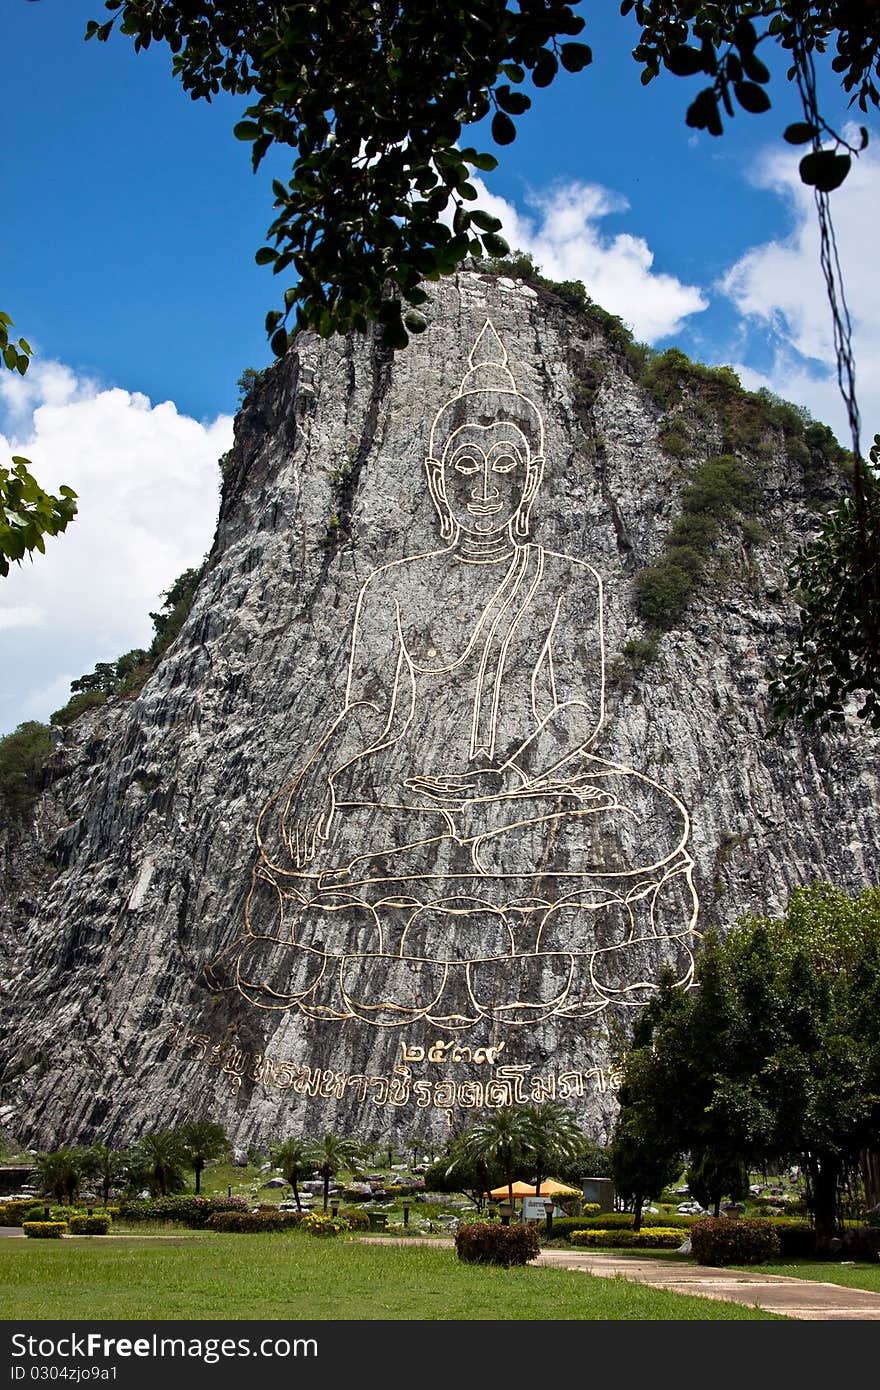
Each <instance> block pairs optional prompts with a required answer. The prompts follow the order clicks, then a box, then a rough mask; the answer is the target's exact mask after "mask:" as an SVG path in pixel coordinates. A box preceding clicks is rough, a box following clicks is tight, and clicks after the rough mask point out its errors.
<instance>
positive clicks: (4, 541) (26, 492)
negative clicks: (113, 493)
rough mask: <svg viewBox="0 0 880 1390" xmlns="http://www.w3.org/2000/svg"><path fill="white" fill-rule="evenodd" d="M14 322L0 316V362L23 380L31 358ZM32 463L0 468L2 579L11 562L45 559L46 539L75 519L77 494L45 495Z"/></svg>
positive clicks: (20, 461)
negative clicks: (36, 554)
mask: <svg viewBox="0 0 880 1390" xmlns="http://www.w3.org/2000/svg"><path fill="white" fill-rule="evenodd" d="M12 326H13V325H12V319H11V318H10V317H9V315H8V314H4V313H0V358H2V361H3V365H4V366H5V367H6V368H7V369H8V370H9V371H11V372H18V374H19V375H20V376H24V374H25V372H26V371H27V369H28V364H29V362H30V358H31V347H30V344H29V343H28V342H27V340H26V339H25V338H19V339H18V342H17V343H16V342H13V341H12V339H11V338H10V336H9V330H10V328H12ZM29 468H30V460H29V459H26V458H22V457H21V455H20V454H14V455H13V457H12V467H11V468H2V467H0V577H3V578H5V577H6V575H7V574H8V573H9V562H10V560H12V561H15V562H17V563H19V564H20V563H21V561H22V559H23V558H24V556H25V555H29V554H32V553H33V551H35V550H37V551H39V552H40V554H41V555H42V554H43V553H44V552H45V549H46V546H45V543H44V541H43V537H44V536H57V535H58V534H59V532H60V531H65V530H66V529H67V526H68V523H69V522H71V521H72V520H73V518H74V517H75V516H76V493H75V492H74V491H73V489H72V488H69V487H66V486H62V487H60V488H59V489H58V496H57V497H56V496H54V495H53V494H52V493H50V492H46V491H44V489H43V488H41V487H40V485H39V483H38V482H37V480H36V478H34V477H33V475H32V474H31V473H30V472H29V471H28V469H29Z"/></svg>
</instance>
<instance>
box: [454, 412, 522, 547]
mask: <svg viewBox="0 0 880 1390" xmlns="http://www.w3.org/2000/svg"><path fill="white" fill-rule="evenodd" d="M530 462H531V459H530V451H529V444H528V440H527V439H526V437H525V435H524V434H523V432H522V430H520V429H519V428H518V426H517V425H514V424H513V423H512V422H510V421H504V420H501V421H496V422H495V423H494V424H491V425H475V424H465V425H461V426H460V427H459V428H458V429H457V430H455V431H453V433H452V434H451V435H450V436H449V438H448V440H447V441H446V444H445V446H444V448H443V453H442V476H441V478H440V479H439V480H438V481H439V484H440V490H441V495H442V500H443V501H444V502H445V503H446V506H447V507H448V509H449V512H450V514H451V516H452V520H453V521H454V522H455V523H456V524H457V526H458V528H459V530H460V532H461V533H462V534H463V535H466V536H474V537H476V538H480V539H487V538H489V537H491V536H497V535H499V534H501V533H503V532H504V531H506V530H507V528H508V527H509V526H510V523H511V522H512V521H513V520H514V519H515V518H516V516H517V514H518V512H519V511H520V509H521V508H523V506H524V505H526V504H527V503H528V502H530V501H531V495H532V493H533V491H534V487H535V485H536V482H537V479H536V477H535V469H534V468H532V467H530Z"/></svg>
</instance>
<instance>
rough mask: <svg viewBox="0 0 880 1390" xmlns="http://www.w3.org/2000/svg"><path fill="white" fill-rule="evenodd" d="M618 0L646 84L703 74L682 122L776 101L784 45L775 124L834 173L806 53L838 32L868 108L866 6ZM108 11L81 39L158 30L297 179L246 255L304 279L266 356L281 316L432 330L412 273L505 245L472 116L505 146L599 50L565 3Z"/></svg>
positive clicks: (873, 97)
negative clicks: (229, 97) (798, 94)
mask: <svg viewBox="0 0 880 1390" xmlns="http://www.w3.org/2000/svg"><path fill="white" fill-rule="evenodd" d="M621 8H622V10H623V12H624V13H625V14H626V13H630V12H632V14H633V17H634V19H635V20H636V22H637V23H638V25H639V26H640V35H639V41H638V44H637V46H636V47H635V48H634V49H633V56H634V58H635V59H636V62H637V63H638V64H639V65H640V66H641V69H642V72H641V80H642V82H643V83H647V82H650V81H652V80H653V79H654V78H655V77H657V75H658V74H659V73H660V72H661V71H665V72H667V73H671V74H672V75H674V76H677V77H691V76H694V75H697V74H701V73H702V74H704V75H705V76H706V77H707V78H708V80H709V81H708V86H706V87H705V88H704V89H703V90H702V91H701V92H700V93H699V94H698V95H697V96H696V98H695V99H694V100H693V101H692V102H691V103H690V105H689V107H688V110H687V116H686V120H687V123H688V124H689V125H690V126H692V127H697V128H701V129H705V130H708V131H709V132H710V133H712V134H713V135H720V134H721V133H722V130H723V113H725V112H726V114H727V116H729V117H732V116H733V113H734V111H735V110H736V109H737V108H740V109H743V110H745V111H748V112H751V113H753V114H755V113H759V112H762V111H766V110H768V109H769V108H770V105H771V102H770V97H769V95H768V86H769V83H770V72H769V69H768V68H767V66H766V64H765V63H764V62H763V60H762V59H761V57H760V56H759V53H760V52H761V51H764V50H766V48H767V47H779V48H781V49H782V50H783V51H784V52H785V55H786V59H787V61H788V63H789V75H790V78H791V79H792V80H796V81H797V82H798V87H799V90H803V93H804V121H803V122H801V123H800V124H799V125H797V126H793V127H789V129H788V131H787V132H786V137H787V138H788V139H789V140H790V141H791V142H793V143H794V142H797V143H803V144H809V146H810V149H809V152H808V154H807V155H805V157H804V159H803V160H802V163H801V176H802V178H804V179H805V181H807V182H809V183H811V184H813V185H814V186H816V187H817V188H830V187H835V186H836V184H837V183H839V182H841V181H842V179H843V178H844V177H845V176H846V173H847V171H848V168H849V161H850V159H851V156H852V154H853V152H854V151H853V149H852V147H851V146H849V145H848V144H847V142H846V141H845V140H844V139H843V137H842V136H841V135H840V134H838V133H837V132H836V131H834V130H832V129H831V128H830V127H829V126H828V124H827V122H825V121H824V119H823V118H822V116H821V114H820V113H819V111H818V109H817V107H816V104H815V102H813V101H812V100H811V99H810V97H811V93H812V92H813V90H814V84H813V83H812V82H811V63H812V55H813V52H814V51H815V50H816V49H820V50H821V49H824V48H825V47H826V46H827V44H828V43H829V42H831V41H833V42H834V43H835V45H836V54H837V56H836V58H835V64H834V65H835V68H836V70H837V71H838V72H839V73H840V74H841V80H842V82H843V85H844V88H845V89H846V90H847V91H848V92H851V93H852V94H853V99H854V100H857V101H858V102H859V104H860V106H861V107H862V109H863V110H864V109H867V107H868V105H876V104H877V101H878V92H877V88H876V86H875V84H874V81H873V75H874V72H875V71H876V68H877V62H878V57H877V34H876V15H874V14H873V13H871V12H869V7H866V6H858V5H855V4H840V3H834V0H818V2H816V0H814V3H809V4H807V3H804V4H798V5H793V4H791V3H789V0H754V2H753V3H748V2H746V3H738V4H730V3H693V2H691V0H677V2H676V3H674V4H670V3H668V0H647V2H646V3H635V2H634V0H625V3H624V4H623V5H622V7H621ZM105 9H106V10H107V11H109V13H110V15H111V18H110V19H107V20H105V22H104V23H103V24H101V23H99V22H98V21H97V20H92V21H91V22H90V23H89V25H88V28H87V37H89V38H91V37H97V38H98V39H99V40H106V39H107V38H109V36H110V33H111V31H112V29H113V27H114V25H115V24H116V22H117V20H118V22H119V27H120V29H121V31H122V32H123V33H124V34H127V35H128V36H129V37H130V38H131V39H132V40H133V42H134V45H135V48H136V49H140V48H146V47H148V46H149V45H150V44H151V43H167V44H168V46H169V48H170V49H171V51H172V53H173V55H174V57H173V67H174V72H175V73H176V75H177V76H178V78H179V79H180V81H181V82H182V84H183V87H184V89H185V90H186V91H187V92H189V94H190V96H191V97H192V98H193V99H205V100H210V99H211V98H212V97H213V96H215V95H216V94H217V93H218V92H220V91H221V89H222V90H224V91H227V92H230V93H233V94H235V95H238V96H244V97H250V98H252V104H251V105H250V106H249V107H248V108H247V110H246V111H245V114H244V119H243V120H241V121H239V122H238V124H237V125H236V126H235V135H236V136H237V137H238V139H240V140H242V141H244V142H245V143H247V144H249V145H250V147H251V151H252V161H253V165H254V167H255V168H256V167H258V166H259V164H260V162H261V161H262V159H263V158H264V157H265V155H266V154H267V152H268V151H269V150H270V149H271V148H272V147H273V146H281V147H285V146H286V147H287V148H288V149H289V150H290V151H291V152H292V172H291V177H290V178H289V180H288V181H287V182H283V181H282V180H280V179H276V180H275V181H274V183H273V192H274V196H275V212H276V216H275V219H274V221H273V222H272V224H271V226H270V228H269V241H270V243H271V244H270V245H266V246H264V247H262V248H261V249H260V251H258V252H257V261H258V263H259V264H262V265H271V266H272V269H273V271H274V272H275V274H281V273H283V272H284V271H285V270H287V269H288V268H292V269H293V270H294V271H295V273H296V275H297V276H298V281H297V283H295V284H293V285H291V286H290V287H289V288H288V289H286V290H285V291H284V295H283V309H281V310H275V311H273V312H272V313H271V314H270V315H269V318H268V320H267V327H268V328H269V331H270V332H271V333H272V334H273V337H272V344H273V349H274V350H275V351H276V352H277V353H281V352H283V351H284V350H285V348H286V346H287V343H288V337H287V331H286V327H285V323H286V320H287V318H288V316H289V315H290V314H291V313H293V314H294V315H295V318H296V323H297V326H300V327H309V328H312V329H314V330H316V331H317V332H318V333H321V334H329V333H331V332H334V331H339V332H345V331H347V330H349V329H350V328H356V329H358V328H359V329H363V328H364V327H365V325H366V322H367V321H368V320H370V319H376V318H379V319H380V320H381V321H383V322H384V323H385V325H386V328H387V330H388V334H389V337H390V340H391V341H392V343H393V344H394V345H395V346H400V345H403V344H405V342H406V339H407V331H409V332H418V331H420V330H421V329H423V328H424V326H425V323H424V319H423V318H422V316H421V314H420V312H419V306H420V305H421V304H423V303H424V302H425V299H426V293H425V290H424V288H423V285H422V282H423V281H424V280H425V279H427V280H432V279H437V278H439V277H440V276H441V275H444V274H447V273H449V272H450V271H452V270H454V269H455V267H456V265H457V264H458V262H459V261H460V260H461V258H462V257H463V256H464V255H466V254H468V253H471V254H473V255H477V256H480V255H482V254H483V253H484V252H488V254H489V255H492V256H495V255H499V254H500V255H504V254H505V253H506V250H507V247H506V244H505V243H504V242H503V241H502V239H501V238H500V237H499V236H498V229H499V225H500V224H499V223H498V221H497V219H495V218H493V217H491V216H490V215H489V214H487V213H485V212H482V211H480V210H479V209H478V208H476V207H475V206H474V203H475V201H476V199H477V196H478V195H477V191H476V189H475V188H474V186H473V184H472V183H471V182H470V177H471V172H472V170H474V169H477V170H483V171H485V170H491V169H494V168H495V166H496V163H497V161H496V159H495V157H494V155H492V154H490V153H488V152H485V151H480V150H478V149H476V148H475V147H473V146H472V145H469V144H468V143H467V141H466V140H464V139H463V133H464V131H465V128H466V127H468V126H471V125H473V124H474V123H477V122H480V121H483V120H484V119H485V118H491V119H490V129H491V135H492V140H493V142H494V144H495V145H496V146H500V147H502V148H503V147H506V146H508V145H510V144H511V143H512V141H513V140H514V139H515V137H516V121H517V118H518V117H520V116H522V115H523V114H524V113H525V112H526V111H527V110H528V109H529V108H530V106H531V105H532V96H531V95H530V94H529V93H530V90H531V89H535V88H536V89H541V88H544V87H548V86H549V85H550V84H551V83H552V82H553V80H554V78H555V77H556V75H557V73H558V72H559V71H560V69H566V70H567V71H569V72H580V71H581V70H582V69H584V68H586V67H588V66H589V64H590V63H591V62H592V52H591V50H590V48H589V47H588V45H587V44H585V43H582V42H580V41H575V36H577V35H579V34H580V33H581V32H582V31H583V29H584V27H585V20H584V18H582V17H581V16H580V15H577V14H575V12H574V9H573V8H572V7H571V6H570V5H568V4H566V3H563V0H519V3H513V0H468V3H467V4H463V3H458V4H451V5H443V6H436V5H425V4H416V3H414V0H410V2H409V3H407V0H399V3H397V4H381V5H376V4H374V3H372V0H346V3H345V4H336V3H333V4H320V5H311V6H308V7H305V6H303V5H300V4H296V3H293V0H203V3H201V4H199V5H197V6H194V5H192V4H191V3H189V0H176V3H175V0H105ZM634 37H635V34H634ZM527 87H529V91H527V90H526V88H527ZM483 138H484V137H483V136H482V134H481V136H480V139H483ZM829 141H830V143H831V148H830V149H829V148H825V146H826V145H827V144H828V142H829ZM450 212H451V213H452V217H451V219H450V217H449V213H450ZM449 220H451V221H452V226H451V228H450V226H448V225H447V223H448V221H449ZM389 288H390V290H391V291H392V293H391V295H390V296H389ZM405 305H408V306H409V311H408V312H406V313H405V310H404V306H405Z"/></svg>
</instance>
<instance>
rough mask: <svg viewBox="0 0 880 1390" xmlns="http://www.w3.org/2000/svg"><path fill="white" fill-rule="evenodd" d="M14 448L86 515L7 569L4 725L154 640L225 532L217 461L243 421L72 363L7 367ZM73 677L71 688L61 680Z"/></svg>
mask: <svg viewBox="0 0 880 1390" xmlns="http://www.w3.org/2000/svg"><path fill="white" fill-rule="evenodd" d="M0 377H2V386H0V407H3V406H5V408H6V420H5V429H6V432H7V435H8V436H9V437H8V438H7V439H5V440H4V438H3V436H2V435H0V449H2V450H3V455H2V456H3V457H6V458H8V456H9V454H10V453H19V454H24V455H25V456H26V457H27V458H29V459H30V460H31V463H32V465H33V472H34V474H35V476H36V477H37V478H38V480H39V481H40V483H41V484H42V486H43V487H45V488H48V489H49V490H50V491H56V490H57V488H58V487H59V485H60V484H62V483H67V484H68V486H70V487H72V488H73V489H74V490H75V491H76V493H77V494H78V506H79V513H78V515H77V517H76V518H75V520H74V521H73V522H72V523H71V524H70V526H69V527H68V529H67V531H66V532H65V533H64V534H63V535H61V536H57V537H55V538H49V539H47V541H46V553H45V555H38V556H37V557H36V559H35V560H34V561H33V562H31V561H29V560H25V561H24V563H23V564H22V565H21V566H20V567H19V566H13V567H12V571H11V573H10V574H9V576H8V578H6V579H3V580H0V670H2V676H0V732H3V731H7V730H8V729H10V728H12V727H14V726H15V724H17V723H18V722H20V720H21V719H23V718H45V717H47V715H48V714H50V713H51V711H52V710H53V709H56V708H57V707H58V705H59V704H60V703H63V699H64V698H66V694H67V686H68V685H69V679H70V678H69V677H67V676H63V677H62V676H59V674H58V672H59V670H61V671H63V672H67V671H72V672H74V675H75V676H77V675H81V674H82V673H84V672H86V671H89V670H91V669H92V667H93V666H94V665H95V663H96V662H97V661H107V660H111V659H113V658H115V657H117V656H121V655H122V653H123V652H125V651H127V650H129V649H130V648H132V647H135V646H146V645H148V643H149V641H150V638H151V635H152V624H151V622H150V619H149V612H150V610H151V609H152V610H153V611H156V609H157V607H158V605H159V603H160V601H161V600H160V594H161V593H162V592H163V591H164V590H166V589H167V588H168V587H169V586H170V584H171V583H172V582H173V581H174V579H175V578H176V577H177V575H179V574H180V573H182V571H183V570H185V569H187V568H188V567H189V566H191V565H196V564H198V563H199V562H200V561H201V559H202V556H203V555H204V554H205V553H206V551H207V550H208V548H209V546H210V544H211V540H212V537H213V533H214V527H215V524H216V517H217V506H218V486H219V472H218V469H217V459H218V458H219V456H220V455H221V454H222V453H223V452H224V451H225V450H226V449H228V448H229V446H230V444H231V442H232V420H231V418H230V417H229V416H225V415H224V416H220V417H219V418H218V419H216V420H214V421H213V422H210V423H207V424H202V423H200V422H199V421H197V420H193V419H190V418H189V417H187V416H185V415H180V414H179V413H178V411H177V408H176V406H175V405H174V403H173V402H172V401H165V402H163V403H161V404H159V405H155V406H154V405H152V404H151V402H150V401H149V399H148V398H147V397H146V396H144V395H142V394H140V393H138V392H130V391H125V390H122V389H120V388H118V387H112V388H109V389H101V388H100V387H99V386H98V385H97V384H96V383H94V382H92V381H89V380H87V379H84V378H81V377H77V376H76V374H75V373H74V372H72V371H71V370H70V368H68V367H66V366H64V365H63V364H62V363H53V362H47V363H39V364H38V363H34V364H33V365H32V367H31V368H30V370H29V371H28V373H27V375H26V376H25V377H23V378H19V379H18V380H16V379H15V378H13V377H12V375H11V374H10V373H2V374H0ZM62 684H63V689H61V690H59V687H60V686H61V685H62Z"/></svg>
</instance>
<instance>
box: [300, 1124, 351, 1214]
mask: <svg viewBox="0 0 880 1390" xmlns="http://www.w3.org/2000/svg"><path fill="white" fill-rule="evenodd" d="M362 1152H363V1150H362V1147H361V1145H360V1144H359V1142H358V1141H357V1139H350V1138H349V1137H348V1136H346V1135H343V1134H334V1133H332V1131H331V1132H330V1133H328V1134H324V1135H322V1137H321V1138H320V1139H319V1140H318V1141H317V1143H315V1144H313V1145H312V1147H311V1166H312V1168H313V1169H314V1171H315V1172H317V1173H320V1175H321V1177H322V1178H323V1179H324V1210H325V1211H326V1210H327V1207H328V1205H329V1201H330V1179H331V1178H332V1177H333V1176H334V1174H336V1173H339V1172H341V1170H342V1169H343V1168H348V1167H349V1166H350V1165H351V1164H352V1163H356V1162H357V1160H358V1159H359V1158H360V1156H361V1153H362Z"/></svg>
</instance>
